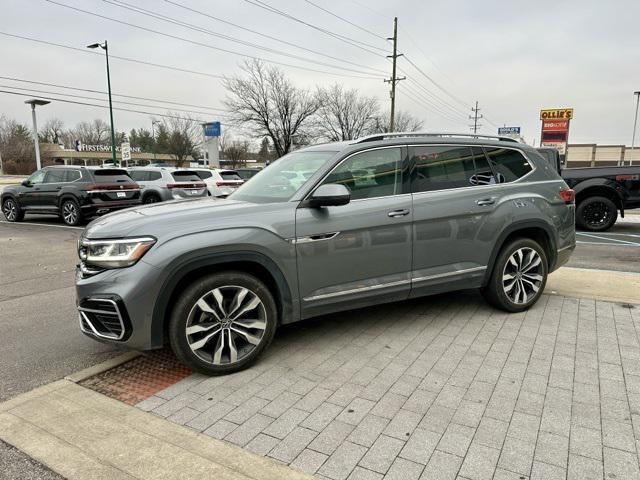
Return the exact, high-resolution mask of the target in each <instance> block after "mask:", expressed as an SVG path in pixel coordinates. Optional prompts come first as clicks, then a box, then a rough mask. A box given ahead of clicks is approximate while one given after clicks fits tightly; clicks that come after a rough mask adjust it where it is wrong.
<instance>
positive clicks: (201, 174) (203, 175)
mask: <svg viewBox="0 0 640 480" xmlns="http://www.w3.org/2000/svg"><path fill="white" fill-rule="evenodd" d="M196 173H197V174H198V176H199V177H200V178H201V179H202V180H204V179H205V178H211V177H212V176H213V173H211V172H205V171H204V170H198V171H197V172H196Z"/></svg>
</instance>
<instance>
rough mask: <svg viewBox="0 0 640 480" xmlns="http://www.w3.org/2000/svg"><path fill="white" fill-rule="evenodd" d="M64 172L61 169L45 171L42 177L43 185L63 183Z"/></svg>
mask: <svg viewBox="0 0 640 480" xmlns="http://www.w3.org/2000/svg"><path fill="white" fill-rule="evenodd" d="M64 173H65V171H64V170H63V169H62V168H51V169H49V170H47V174H46V175H45V176H44V183H60V182H64V181H65V179H64V177H65V174H64Z"/></svg>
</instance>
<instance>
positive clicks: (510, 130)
mask: <svg viewBox="0 0 640 480" xmlns="http://www.w3.org/2000/svg"><path fill="white" fill-rule="evenodd" d="M498 135H520V127H498Z"/></svg>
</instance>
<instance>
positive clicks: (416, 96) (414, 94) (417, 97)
mask: <svg viewBox="0 0 640 480" xmlns="http://www.w3.org/2000/svg"><path fill="white" fill-rule="evenodd" d="M401 87H402V93H404V94H405V95H407V96H410V95H409V94H411V96H410V98H411V99H412V100H413V101H415V102H417V103H419V104H420V105H421V106H422V107H423V108H424V109H425V110H428V111H429V112H431V113H435V114H436V115H438V116H439V117H441V118H444V119H446V120H449V121H450V122H454V123H462V122H463V121H465V120H466V118H464V119H463V118H455V117H453V116H452V115H451V114H450V113H449V112H446V111H444V110H442V109H441V108H440V107H439V106H437V105H435V104H433V102H432V101H431V100H429V99H427V98H426V97H424V96H423V95H422V94H421V92H419V91H417V90H414V89H413V88H411V87H410V86H409V85H408V84H407V85H401Z"/></svg>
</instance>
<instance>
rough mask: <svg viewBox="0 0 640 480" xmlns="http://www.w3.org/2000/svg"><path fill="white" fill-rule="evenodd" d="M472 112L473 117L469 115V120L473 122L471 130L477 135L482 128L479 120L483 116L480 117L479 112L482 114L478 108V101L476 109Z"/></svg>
mask: <svg viewBox="0 0 640 480" xmlns="http://www.w3.org/2000/svg"><path fill="white" fill-rule="evenodd" d="M471 111H472V112H473V116H471V115H469V118H470V119H471V120H473V125H470V128H471V130H473V133H474V134H476V133H478V128H479V127H481V126H482V125H480V124H479V123H478V120H480V119H481V118H482V115H478V112H480V109H479V108H478V101H477V100H476V108H472V109H471Z"/></svg>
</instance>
